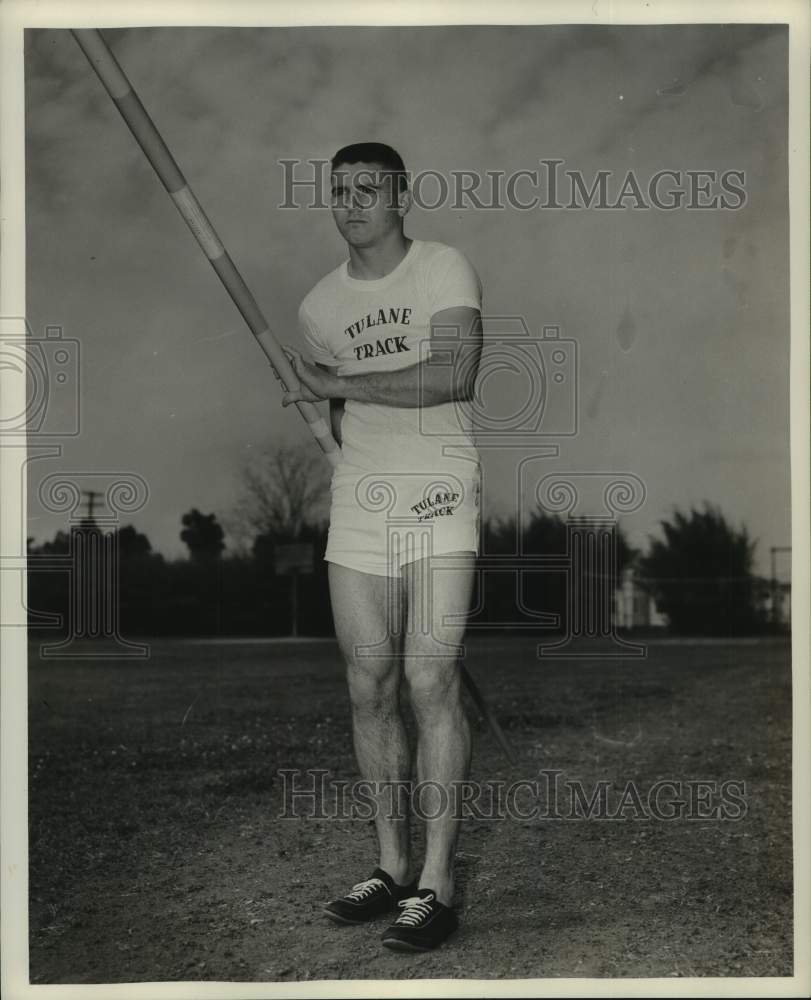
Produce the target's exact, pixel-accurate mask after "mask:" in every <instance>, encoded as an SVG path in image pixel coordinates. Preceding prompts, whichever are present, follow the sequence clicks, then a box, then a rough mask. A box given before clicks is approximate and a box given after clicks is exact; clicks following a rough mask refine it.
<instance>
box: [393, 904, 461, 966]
mask: <svg viewBox="0 0 811 1000" xmlns="http://www.w3.org/2000/svg"><path fill="white" fill-rule="evenodd" d="M398 906H400V907H402V910H403V912H402V913H401V914H400V916H399V917H398V918H397V919H396V920H395V921H394V923H393V924H392V925H391V926H390V927H387V928H386V930H385V931H383V936H382V938H381V940H382V942H383V944H384V945H385V946H386V947H387V948H392V949H393V950H394V951H430V950H431V949H432V948H436V947H437V945H440V944H442V942H443V941H444V940H445V938H446V937H448V935H449V934H452V933H453V932H454V931H455V930H456V928H457V927H458V926H459V921H458V920H457V919H456V914H455V913H454V912H453V910H452V909H451V908H450V907H449V906H445V904H444V903H440V902H439V900H438V899H437V898H436V895H435V894H434V892H433V891H432V890H431V889H418V890H417V894H416V895H415V896H410V897H408V898H407V899H403V900H401V901H400V902H399V903H398Z"/></svg>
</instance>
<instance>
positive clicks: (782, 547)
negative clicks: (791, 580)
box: [769, 545, 791, 625]
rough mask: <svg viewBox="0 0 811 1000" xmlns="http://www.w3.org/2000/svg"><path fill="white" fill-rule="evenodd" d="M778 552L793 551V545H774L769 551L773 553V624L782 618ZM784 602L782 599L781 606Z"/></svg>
mask: <svg viewBox="0 0 811 1000" xmlns="http://www.w3.org/2000/svg"><path fill="white" fill-rule="evenodd" d="M778 552H791V546H790V545H772V547H771V548H770V549H769V553H770V555H771V560H772V580H771V590H772V624H773V625H777V624H778V623H779V620H780V619H779V615H778V604H777V592H778V583H777V554H778ZM782 603H783V602H782V601H781V602H780V606H781V607H782Z"/></svg>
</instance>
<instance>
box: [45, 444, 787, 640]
mask: <svg viewBox="0 0 811 1000" xmlns="http://www.w3.org/2000/svg"><path fill="white" fill-rule="evenodd" d="M326 476H327V473H325V471H324V466H323V463H322V462H321V461H320V460H319V459H318V458H317V457H314V456H312V455H311V454H310V453H308V452H305V451H303V450H301V449H298V448H293V447H289V446H286V447H281V448H277V449H275V450H274V451H273V452H272V453H270V454H269V455H268V456H266V459H265V460H264V461H263V462H261V463H258V464H257V465H255V466H252V467H251V468H249V469H247V470H246V471H245V473H244V475H243V483H242V487H243V488H242V491H241V495H242V499H241V500H240V502H239V504H238V505H237V507H236V508H235V510H234V511H232V512H231V514H230V518H229V520H230V524H229V534H231V533H233V535H234V537H235V538H237V539H238V540H239V542H238V545H237V547H236V548H235V549H234V551H228V549H227V548H226V542H225V538H226V534H225V530H224V528H223V526H222V525H221V524H220V522H219V520H218V518H217V516H216V515H215V514H213V513H203V512H201V511H199V510H197V509H196V508H193V509H192V510H190V511H188V512H186V513H185V514H183V516H182V517H181V519H180V532H179V534H180V539H181V540H182V541H183V543H184V544H185V546H186V548H187V550H188V556H187V558H177V559H166V558H164V556H163V555H161V554H160V553H158V552H155V551H154V550H153V549H152V545H151V543H150V541H149V538H148V537H147V536H146V535H145V534H143V533H141V532H139V531H137V530H136V528H135V527H133V526H132V525H126V526H123V527H120V528H119V529H117V531H116V533H115V551H116V552H117V561H118V587H117V588H116V589H117V597H116V598H115V599H117V601H118V621H119V627H120V629H121V632H122V634H123V635H125V636H127V635H133V636H134V635H153V636H162V635H166V636H168V635H252V636H274V635H287V634H290V631H291V625H292V618H293V615H294V611H295V617H296V618H297V623H296V625H297V630H298V631H299V633H300V634H304V635H312V636H327V635H331V634H332V615H331V610H330V602H329V588H328V583H327V564H326V563H325V562H324V561H323V552H324V549H325V547H326V539H327V522H326V509H325V498H326V497H327V496H328V490H327V485H328V479H327V478H326ZM659 527H660V533H659V536H658V537H656V536H654V537H651V538H650V539H649V542H648V547H647V551H645V552H640V551H638V550H636V549H634V548H633V547H632V546H631V545H630V544H629V542H628V539H627V537H626V534H625V531H624V530H623V528H622V525H617V526H616V533H615V540H616V549H615V570H616V577H617V579H616V582H617V583H618V582H619V578H620V576H621V574H622V572H623V571H624V570H626V569H627V568H632V569H633V572H634V576H635V579H636V580H637V581H638V587H639V588H641V589H642V590H643V591H644V592H646V593H648V594H650V595H651V596H652V597H653V598H654V599H655V601H656V605H657V607H658V610H659V611H660V612H661V613H662V614H663V615H664V616H665V617H666V619H667V621H668V627H669V630H670V631H671V632H672V633H674V634H692V635H746V634H756V633H760V632H764V631H768V630H770V629H771V628H773V627H774V626H773V624H772V623H770V621H769V615H768V612H767V610H766V608H765V606H764V601H763V599H762V598H763V594H762V590H763V581H761V580H759V579H758V578H757V576H756V575H755V574H754V571H753V565H754V555H755V542H754V541H753V540H752V539H751V538H750V537H749V535H748V532H747V530H746V528H745V527H742V528H735V527H733V526H732V525H730V524H729V522H728V521H727V519H726V518H725V517H724V515H723V514H722V512H721V511H720V510H719V509H718V508H717V507H715V506H713V505H711V504H709V503H707V504H705V505H704V506H703V508H702V509H697V508H693V509H691V510H690V511H688V512H682V511H679V510H676V511H675V512H674V513H673V514H672V515H671V517H670V518H668V519H665V520H662V521H661V523H660V526H659ZM96 530H98V529H97V528H96V526H95V524H94V523H93V522H92V521H89V520H88V519H85V521H83V522H82V523H81V524H80V525H78V526H77V527H75V528H74V529H73V531H74V532H75V531H85V532H92V531H96ZM568 536H569V526H568V525H567V521H566V520H565V519H563V518H561V517H559V516H558V515H556V514H549V513H547V512H545V511H543V510H541V509H537V510H535V511H534V512H532V513H531V515H530V516H529V517H528V518H527V519H526V520H525V521H524V522H522V523H519V522H518V521H517V520H516V519H515V518H507V519H501V520H499V519H490V520H487V521H485V522H484V524H483V525H482V539H481V541H482V545H481V548H482V556H481V565H482V567H483V568H484V567H486V564H487V559H488V557H491V556H498V555H505V556H510V555H512V554H514V553H515V552H521V553H524V554H525V555H526V556H528V557H532V556H534V555H544V556H565V554H566V552H567V546H568V545H569V538H568ZM291 543H297V544H298V546H299V549H298V550H297V552H296V555H297V559H298V560H299V561H300V557H301V554H302V551H304V552H305V554H306V553H307V551H308V550H307V549H303V550H302V549H301V546H302V545H304V544H308V545H309V563H308V565H307V566H306V567H302V568H301V569H300V570H299V571H298V572H297V573H296V579H295V581H294V580H293V579H292V577H291V574H290V572H288V571H287V569H288V567H289V565H290V563H289V559H288V558H287V557H288V555H289V551H290V550H289V546H290V545H291ZM72 544H73V540H72V537H71V534H69V533H67V532H64V531H60V532H57V534H56V536H55V537H54V539H52V540H51V541H47V542H44V543H42V544H40V545H37V544H35V543H34V541H33V540H29V546H28V552H29V556H30V557H32V558H30V559H29V573H28V608H29V617H30V622H31V627H32V628H36V624H37V622H38V621H40V620H41V619H40V618H39V615H41V614H43V613H46V614H57V615H60V616H62V618H63V621H67V616H68V612H69V605H70V586H71V572H70V569H69V566H68V563H69V560H68V559H67V558H66V559H64V560H63V563H64V566H63V567H62V568H60V569H53V568H50V569H48V570H42V571H40V570H39V569H38V567H37V563H38V560H37V558H36V557H37V556H64V557H68V556H70V554H71V552H72V551H73V550H72ZM516 566H520V563H518V562H515V561H513V562H511V561H510V560H509V559H508V560H506V563H505V568H504V569H503V570H500V571H496V570H493V569H492V568H487V569H486V572H483V573H482V574H480V576H479V580H480V589H481V593H479V594H477V595H476V598H475V600H476V611H475V614H474V617H473V620H475V623H476V627H478V628H482V627H484V628H486V627H492V628H501V627H504V623H505V622H515V621H516V618H517V616H518V620H523V621H525V622H531V621H532V620H533V618H536V617H537V615H538V614H541V613H543V614H547V615H549V614H551V615H558V616H559V618H560V623H561V630H564V629H565V628H566V614H567V587H568V583H567V578H566V574H565V573H564V572H563V571H561V570H559V569H558V570H546V571H542V572H541V571H538V570H537V569H533V570H528V571H518V572H516ZM280 569H281V570H282V572H280ZM521 616H523V619H522V618H521Z"/></svg>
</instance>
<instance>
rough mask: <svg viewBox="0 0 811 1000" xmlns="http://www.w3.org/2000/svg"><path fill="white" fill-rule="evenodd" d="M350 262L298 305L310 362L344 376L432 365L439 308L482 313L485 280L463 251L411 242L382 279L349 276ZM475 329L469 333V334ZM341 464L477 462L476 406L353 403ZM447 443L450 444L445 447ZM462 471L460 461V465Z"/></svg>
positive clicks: (373, 467) (387, 466)
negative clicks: (434, 324)
mask: <svg viewBox="0 0 811 1000" xmlns="http://www.w3.org/2000/svg"><path fill="white" fill-rule="evenodd" d="M347 265H348V261H344V263H343V264H341V265H340V266H339V267H337V268H336V269H335V270H334V271H331V272H330V273H329V274H328V275H326V277H324V278H322V279H321V281H319V282H318V284H317V285H316V286H315V287H314V288H313V289H312V291H310V292H309V293H308V294H307V296H306V297H305V298H304V301H303V302H302V303H301V307H300V309H299V325H300V328H301V333H302V336H303V337H304V340H305V342H306V344H307V347H308V348H309V351H310V354H311V356H312V358H313V360H314V361H315V362H317V363H319V364H323V365H329V366H331V367H334V368H337V371H338V374H339V375H359V374H363V373H365V372H375V371H395V370H397V369H400V368H408V367H411V366H412V365H416V364H418V363H420V362H421V361H425V360H427V358H428V354H429V345H430V342H431V322H430V321H431V317H432V316H433V315H434V314H435V313H438V312H440V311H441V310H442V309H451V308H453V307H455V306H470V307H472V308H474V309H479V310H480V309H481V305H482V290H481V282H480V281H479V277H478V275H477V274H476V272H475V270H474V269H473V267H472V265H471V264H470V262H469V261H468V259H467V258H466V257H465V256H464V254H462V253H461V252H460V251H458V250H456V249H454V248H453V247H449V246H446V245H445V244H443V243H432V242H427V241H424V240H414V241H412V243H411V246H410V247H409V249H408V252H407V253H406V255H405V257H404V258H403V259H402V260H401V261H400V263H399V264H398V265H397V267H396V268H395V269H394V270H393V271H391V272H390V273H389V274H387V275H385V277H383V278H378V279H375V280H370V281H365V280H362V279H358V278H352V277H351V276H350V275H349V273H348V267H347ZM467 335H468V331H465V330H463V331H462V332H461V336H462V337H463V338H464V337H466V336H467ZM341 435H342V438H343V444H342V452H343V460H344V462H345V463H348V464H350V465H352V466H355V467H357V468H359V469H367V470H369V471H392V470H395V469H396V470H408V471H426V472H428V471H431V470H434V469H436V470H444V469H447V468H448V462H449V461H451V462H452V464H454V465H457V463H455V462H454V461H453V458H452V457H451V456H458V457H459V458H461V459H463V461H464V462H465V463H468V462H470V461H474V462H475V461H477V460H478V453H477V451H476V447H475V444H474V440H473V424H472V407H471V404H470V403H469V402H451V403H440V404H439V405H437V406H428V407H404V406H388V405H383V404H380V403H361V402H357V401H356V400H351V399H348V400H347V401H346V406H345V408H344V417H343V421H342V424H341ZM445 446H452V449H451V450H445V451H443V448H445ZM457 467H458V465H457Z"/></svg>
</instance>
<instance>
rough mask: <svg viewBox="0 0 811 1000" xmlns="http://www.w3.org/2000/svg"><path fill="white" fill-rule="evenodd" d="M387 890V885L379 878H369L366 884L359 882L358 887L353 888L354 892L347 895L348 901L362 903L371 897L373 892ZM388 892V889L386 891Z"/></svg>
mask: <svg viewBox="0 0 811 1000" xmlns="http://www.w3.org/2000/svg"><path fill="white" fill-rule="evenodd" d="M380 888H383V889H386V883H385V882H384V881H383V880H382V879H379V878H367V879H366V880H365V881H364V882H358V884H357V885H353V886H352V891H351V892H348V893H347V894H346V898H347V899H351V900H353V901H354V902H356V903H362V902H363V900H364V899H366V898H367V897H369V896H371V895H372V893H373V892H376V891H377V890H378V889H380ZM386 891H387V892H388V889H386Z"/></svg>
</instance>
